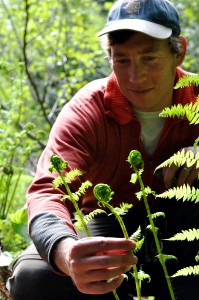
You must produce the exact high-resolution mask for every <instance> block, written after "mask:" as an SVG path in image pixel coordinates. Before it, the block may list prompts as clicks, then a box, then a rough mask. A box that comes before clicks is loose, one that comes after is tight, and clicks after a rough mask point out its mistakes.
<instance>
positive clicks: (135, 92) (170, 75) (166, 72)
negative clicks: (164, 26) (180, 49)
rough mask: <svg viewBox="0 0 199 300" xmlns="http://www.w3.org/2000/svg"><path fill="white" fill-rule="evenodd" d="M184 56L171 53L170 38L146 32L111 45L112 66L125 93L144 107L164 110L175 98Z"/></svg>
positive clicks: (133, 104) (152, 109)
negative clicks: (174, 94)
mask: <svg viewBox="0 0 199 300" xmlns="http://www.w3.org/2000/svg"><path fill="white" fill-rule="evenodd" d="M181 63H182V58H181V57H179V56H178V55H176V54H173V53H171V51H170V48H169V45H168V40H158V39H154V38H152V37H149V36H147V35H145V34H142V33H135V34H133V35H132V36H131V37H130V39H129V40H128V41H127V42H125V43H123V44H117V45H113V46H111V66H112V68H113V71H114V72H115V75H116V77H117V80H118V84H119V86H120V89H121V91H122V93H123V94H124V96H125V97H126V98H127V99H128V100H129V102H130V103H131V104H132V107H133V108H135V109H137V110H140V111H160V110H162V109H163V108H164V107H166V106H169V105H170V104H171V102H172V94H173V85H174V79H175V73H176V67H177V66H178V65H180V64H181Z"/></svg>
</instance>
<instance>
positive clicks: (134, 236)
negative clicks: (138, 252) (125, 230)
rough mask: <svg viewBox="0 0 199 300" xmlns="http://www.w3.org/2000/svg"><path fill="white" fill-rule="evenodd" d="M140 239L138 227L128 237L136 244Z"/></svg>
mask: <svg viewBox="0 0 199 300" xmlns="http://www.w3.org/2000/svg"><path fill="white" fill-rule="evenodd" d="M141 238H142V233H141V229H140V226H139V227H138V229H137V230H136V231H135V232H134V233H133V234H132V235H131V236H130V240H133V241H135V242H137V241H139V240H140V239H141Z"/></svg>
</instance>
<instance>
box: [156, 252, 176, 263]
mask: <svg viewBox="0 0 199 300" xmlns="http://www.w3.org/2000/svg"><path fill="white" fill-rule="evenodd" d="M155 257H157V258H158V259H160V257H161V258H162V259H163V260H164V262H167V260H178V259H177V257H176V256H174V255H168V254H163V253H162V254H158V255H156V256H155Z"/></svg>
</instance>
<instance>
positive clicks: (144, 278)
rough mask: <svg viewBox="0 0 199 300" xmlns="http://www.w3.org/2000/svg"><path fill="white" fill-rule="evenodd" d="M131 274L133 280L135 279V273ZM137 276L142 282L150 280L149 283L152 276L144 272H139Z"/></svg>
mask: <svg viewBox="0 0 199 300" xmlns="http://www.w3.org/2000/svg"><path fill="white" fill-rule="evenodd" d="M130 274H131V276H132V277H133V278H135V274H134V273H130ZM137 275H138V280H140V281H143V280H146V279H147V280H148V282H150V281H151V277H150V275H148V274H147V273H145V272H144V271H142V270H139V271H138V273H137Z"/></svg>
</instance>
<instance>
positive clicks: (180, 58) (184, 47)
mask: <svg viewBox="0 0 199 300" xmlns="http://www.w3.org/2000/svg"><path fill="white" fill-rule="evenodd" d="M180 40H181V43H182V52H181V53H180V54H178V56H177V58H178V65H179V66H180V65H182V63H183V61H184V58H185V55H186V52H187V41H186V39H185V37H184V36H182V35H180Z"/></svg>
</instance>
